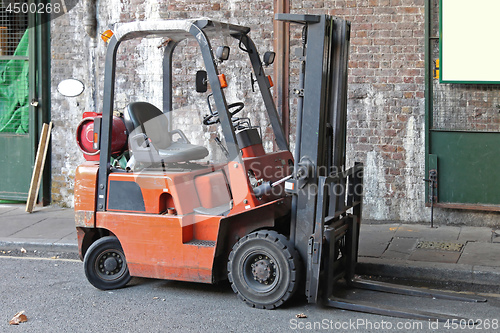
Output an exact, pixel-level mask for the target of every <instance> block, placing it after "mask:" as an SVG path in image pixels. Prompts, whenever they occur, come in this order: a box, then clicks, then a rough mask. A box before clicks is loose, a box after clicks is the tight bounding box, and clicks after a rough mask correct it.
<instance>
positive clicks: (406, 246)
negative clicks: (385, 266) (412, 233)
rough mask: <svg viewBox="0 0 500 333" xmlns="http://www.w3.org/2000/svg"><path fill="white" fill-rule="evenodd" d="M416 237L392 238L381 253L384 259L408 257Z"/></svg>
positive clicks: (415, 243)
mask: <svg viewBox="0 0 500 333" xmlns="http://www.w3.org/2000/svg"><path fill="white" fill-rule="evenodd" d="M416 245H417V239H414V238H397V237H396V238H393V239H392V241H391V243H390V244H389V247H388V248H387V250H386V251H385V252H384V253H383V254H382V256H381V258H384V259H408V258H409V257H410V255H411V253H412V251H413V250H415V246H416Z"/></svg>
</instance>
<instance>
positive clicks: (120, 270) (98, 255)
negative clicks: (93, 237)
mask: <svg viewBox="0 0 500 333" xmlns="http://www.w3.org/2000/svg"><path fill="white" fill-rule="evenodd" d="M83 267H84V270H85V275H86V276H87V280H89V282H90V283H91V284H92V285H93V286H94V287H96V288H98V289H102V290H109V289H117V288H121V287H124V286H125V285H126V284H127V283H128V282H129V281H130V279H131V277H130V274H129V271H128V266H127V261H126V260H125V255H124V254H123V249H122V246H121V244H120V242H119V241H118V238H116V237H113V236H107V237H103V238H100V239H98V240H97V241H95V242H94V243H93V244H92V245H91V246H90V247H89V248H88V250H87V253H85V258H84V259H83Z"/></svg>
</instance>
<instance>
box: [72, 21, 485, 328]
mask: <svg viewBox="0 0 500 333" xmlns="http://www.w3.org/2000/svg"><path fill="white" fill-rule="evenodd" d="M276 19H277V20H282V21H287V22H291V23H295V24H300V25H302V26H303V36H302V48H301V52H300V54H298V56H299V61H300V77H299V87H298V88H297V89H295V93H296V96H297V99H298V103H297V105H298V112H297V126H296V128H297V133H296V138H295V142H296V145H295V154H294V156H295V158H294V157H293V156H292V153H291V152H290V150H289V147H288V144H287V140H286V138H285V135H284V133H283V130H282V127H281V123H280V120H279V117H278V113H277V111H276V107H275V105H274V102H273V98H272V94H271V91H270V88H271V86H272V81H271V80H270V78H269V77H268V76H267V75H266V74H265V68H266V67H267V66H269V65H271V64H272V63H273V60H274V53H273V52H266V53H265V54H264V56H263V57H262V59H261V57H260V55H259V53H258V51H257V48H256V46H255V44H254V43H253V41H252V40H251V38H250V36H249V32H250V29H249V28H247V27H244V26H238V25H232V24H225V23H221V22H216V21H212V20H209V19H206V18H200V19H193V20H164V21H147V22H133V23H123V24H116V25H115V26H114V27H113V29H112V33H113V34H112V36H111V37H110V39H109V41H108V46H107V53H106V62H105V76H104V92H103V108H102V113H87V114H86V115H84V120H83V121H82V123H81V125H80V126H79V130H78V134H77V139H78V141H79V145H80V146H85V147H88V148H86V150H84V153H85V158H86V159H87V162H85V163H83V164H82V165H80V166H79V167H78V169H77V171H76V177H75V190H74V193H75V221H76V229H77V234H78V244H79V251H80V257H81V259H82V260H83V262H84V270H85V274H86V276H87V279H88V280H89V282H90V283H91V284H92V285H94V286H95V287H97V288H99V289H103V290H106V289H114V288H120V287H123V286H125V285H126V284H127V283H128V282H129V280H130V278H131V276H136V277H148V278H158V279H169V280H180V281H193V282H202V283H217V282H219V281H222V280H226V279H229V281H230V283H231V286H232V288H233V290H234V292H235V293H236V294H237V295H238V296H239V298H241V299H242V300H243V301H244V302H245V303H247V304H248V305H250V306H252V307H258V308H265V309H272V308H276V307H278V306H280V305H281V304H283V303H284V302H286V301H287V300H289V299H290V298H291V297H292V296H293V295H294V294H295V293H296V292H298V293H300V294H302V295H305V296H306V297H307V299H308V301H309V302H311V303H316V302H320V301H321V302H322V303H323V304H326V305H330V306H333V307H337V308H342V309H349V310H356V311H363V312H370V313H379V314H384V315H391V316H401V317H407V318H420V319H428V318H437V319H440V320H447V319H449V318H450V316H446V315H439V314H433V313H428V312H421V311H415V310H404V309H394V308H390V307H387V306H382V305H379V304H368V303H359V302H350V301H347V300H345V299H342V298H339V297H336V296H334V294H335V291H336V290H337V289H338V284H337V282H338V281H341V280H342V281H345V282H347V285H348V286H350V287H358V288H368V289H372V290H379V291H389V292H397V293H405V294H418V295H425V296H432V297H445V298H451V299H459V300H462V301H474V302H475V301H480V300H481V299H477V298H473V297H463V296H460V297H457V296H456V295H455V294H453V293H440V292H429V291H425V290H420V289H416V288H408V287H398V286H394V285H391V284H384V283H377V282H370V281H366V280H361V279H359V278H357V277H356V276H355V274H354V271H355V265H356V261H357V252H358V239H359V237H358V234H359V226H360V223H361V204H362V189H363V181H362V171H363V166H362V164H360V163H356V164H355V165H354V166H353V167H351V168H347V167H346V123H347V121H346V117H347V63H348V49H349V38H350V24H349V22H347V21H345V20H342V19H339V18H335V17H331V16H328V15H299V14H278V15H277V16H276ZM109 35H111V34H109ZM148 38H162V39H161V47H159V48H158V50H159V52H161V53H162V56H163V60H162V64H163V68H162V71H160V74H157V73H156V75H157V76H159V77H161V79H162V85H163V90H162V94H163V96H162V102H161V105H158V103H157V105H154V104H155V103H154V102H152V99H153V98H150V100H148V101H144V100H142V101H141V100H133V101H130V103H128V105H126V107H125V110H124V112H123V115H117V113H116V112H113V110H114V109H115V107H114V105H115V80H116V79H115V77H116V76H117V75H118V74H117V67H118V66H117V51H118V48H119V46H120V44H122V43H124V42H127V41H130V40H133V39H139V40H140V41H143V40H144V39H148ZM185 40H188V41H190V42H188V43H185V42H184V41H185ZM214 41H218V42H220V43H221V45H219V46H217V47H215V46H214V45H212V42H214ZM179 45H180V46H179ZM191 46H192V48H193V50H192V51H191V52H195V51H194V50H195V49H196V52H199V53H200V54H201V61H198V62H196V65H197V66H200V69H199V70H198V71H196V72H194V73H187V74H186V73H184V72H181V71H179V70H178V68H176V66H173V63H174V64H175V60H173V59H174V51H175V50H176V49H184V50H185V49H186V48H189V47H191ZM235 52H238V53H239V54H240V55H243V56H244V57H248V59H249V64H250V69H249V71H248V73H247V74H249V75H247V76H246V77H250V80H248V81H250V82H248V81H246V85H245V83H241V84H239V85H238V87H239V88H241V89H243V88H248V83H250V85H251V89H245V91H244V92H241V91H237V92H236V93H226V92H227V91H228V90H227V89H229V88H227V85H228V82H229V83H231V84H232V85H233V84H236V83H233V80H234V81H235V80H236V79H238V78H228V79H226V77H225V76H224V75H223V74H221V73H220V70H221V68H223V66H224V64H227V63H228V61H229V58H230V54H232V53H235ZM237 59H240V58H237ZM242 63H243V62H242V61H240V60H238V61H236V64H235V65H233V66H242V67H243V65H242ZM233 68H235V67H233ZM241 71H242V72H243V71H244V68H242V69H241ZM176 75H180V76H181V81H185V80H187V79H186V77H190V78H193V83H194V84H193V85H192V86H191V87H190V88H191V91H188V92H186V91H185V89H181V88H179V87H180V86H179V85H180V83H178V82H177V81H175V77H176ZM242 77H243V75H242ZM255 83H257V86H258V92H257V93H256V94H257V95H259V99H258V102H255V103H254V105H252V106H251V107H248V106H246V116H245V112H243V109H244V108H245V103H244V102H232V103H229V102H228V101H227V99H226V95H228V96H229V95H231V98H232V99H234V98H235V97H236V98H238V96H242V98H246V97H247V94H248V93H249V91H250V90H254V85H255ZM209 89H210V91H209ZM246 90H248V91H246ZM146 96H148V95H146ZM149 97H153V96H149ZM155 97H156V96H155ZM194 98H198V99H199V100H203V102H199V101H198V102H193V103H191V104H190V103H188V104H190V106H188V107H184V106H180V105H178V104H179V103H180V102H179V101H186V100H188V101H189V100H190V99H194ZM248 100H250V101H255V100H256V99H255V98H253V99H248ZM247 104H248V103H247ZM259 109H265V112H262V111H259ZM262 114H266V115H267V118H268V123H269V124H270V126H268V127H266V128H261V127H262V126H254V125H252V122H253V123H255V122H256V121H257V122H258V121H259V119H260V118H259V117H260V115H262ZM271 132H272V137H274V139H275V145H274V149H273V147H269V146H266V144H265V143H266V141H264V144H263V139H262V138H263V136H265V137H266V138H268V137H270V135H269V134H270V133H271ZM85 140H86V142H83V141H85ZM265 148H266V149H265ZM123 159H125V162H124V163H119V162H117V161H119V160H123ZM453 318H456V317H453Z"/></svg>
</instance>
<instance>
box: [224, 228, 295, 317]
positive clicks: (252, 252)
mask: <svg viewBox="0 0 500 333" xmlns="http://www.w3.org/2000/svg"><path fill="white" fill-rule="evenodd" d="M227 269H228V278H229V281H230V282H231V287H232V288H233V290H234V292H235V293H236V294H237V295H238V297H239V298H240V299H242V300H243V301H244V302H245V303H246V304H247V305H249V306H252V307H257V308H261V309H274V308H276V307H278V306H280V305H282V304H283V303H284V302H286V301H287V300H288V299H290V298H291V297H292V296H293V294H294V293H295V292H296V290H297V287H298V285H299V282H300V277H301V276H300V275H301V274H300V258H299V254H298V253H297V251H296V250H295V249H294V247H293V245H292V244H291V243H290V242H289V241H288V240H287V238H286V237H285V236H283V235H281V234H279V233H277V232H276V231H269V230H261V231H257V232H253V233H251V234H248V235H246V236H245V237H243V238H241V239H240V240H239V241H238V242H237V243H236V244H235V245H234V246H233V249H232V251H231V253H230V254H229V261H228V265H227Z"/></svg>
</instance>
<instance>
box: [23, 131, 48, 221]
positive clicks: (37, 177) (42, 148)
mask: <svg viewBox="0 0 500 333" xmlns="http://www.w3.org/2000/svg"><path fill="white" fill-rule="evenodd" d="M51 130H52V122H50V124H45V123H44V124H43V127H42V134H41V135H40V142H39V143H38V150H37V153H36V159H35V166H34V167H33V175H32V177H31V185H30V190H29V192H28V201H27V202H26V211H27V212H28V213H32V212H33V208H34V206H35V203H36V199H37V198H38V190H39V188H40V183H41V181H42V174H43V167H44V165H45V159H46V157H47V150H48V148H49V141H50V133H51Z"/></svg>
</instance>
